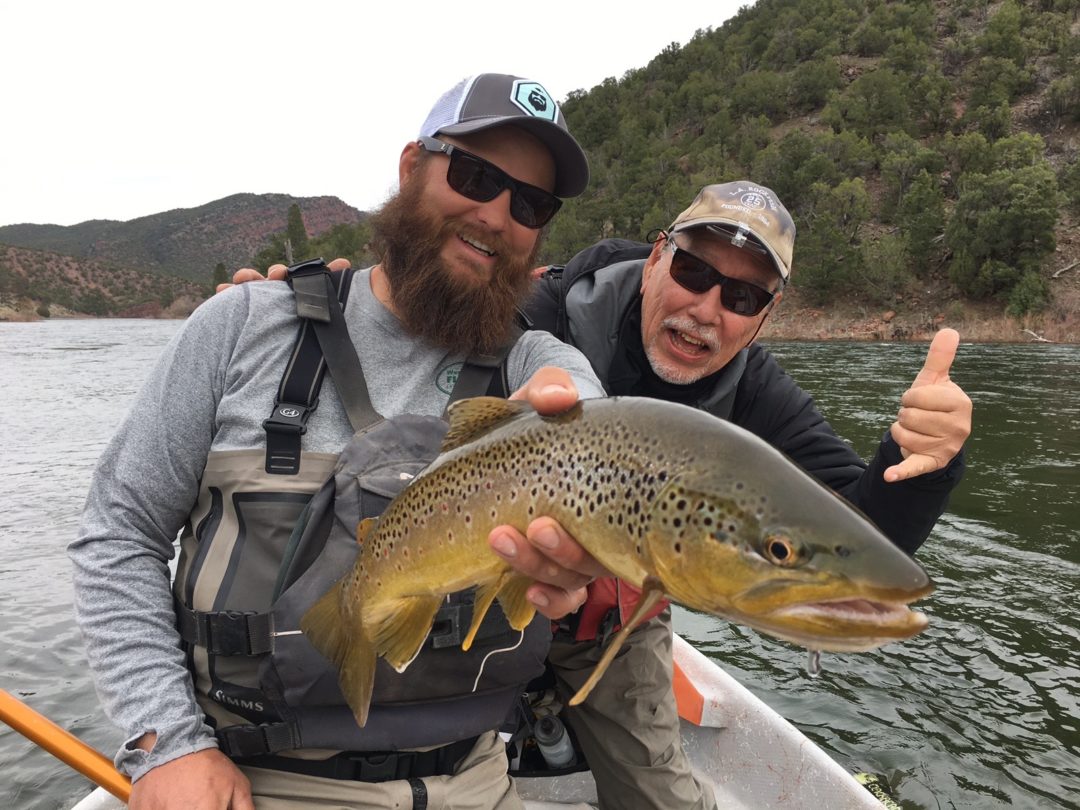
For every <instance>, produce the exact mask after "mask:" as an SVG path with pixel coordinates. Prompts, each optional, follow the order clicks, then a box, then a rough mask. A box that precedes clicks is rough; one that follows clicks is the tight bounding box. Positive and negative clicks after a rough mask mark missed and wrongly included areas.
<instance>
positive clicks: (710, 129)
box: [262, 0, 1080, 341]
mask: <svg viewBox="0 0 1080 810" xmlns="http://www.w3.org/2000/svg"><path fill="white" fill-rule="evenodd" d="M563 110H564V112H565V114H566V117H567V119H568V121H569V123H570V126H571V129H572V130H573V132H574V133H575V135H576V136H577V137H578V138H579V140H580V141H581V142H582V145H583V146H584V147H585V149H586V151H587V152H588V154H589V158H590V163H591V166H592V182H591V183H590V187H589V190H588V191H587V192H586V193H585V194H584V195H583V196H581V197H579V198H576V199H573V200H568V201H567V202H566V205H565V206H564V208H563V211H562V212H561V213H560V214H559V216H558V217H556V219H555V220H554V222H553V223H552V225H551V226H550V230H549V232H548V234H547V241H546V247H545V251H544V255H543V258H544V261H546V262H559V261H565V260H567V259H568V258H569V257H570V256H572V255H573V254H574V253H575V252H576V251H577V250H579V249H581V248H582V247H584V246H585V245H588V244H590V243H591V242H593V241H595V240H597V239H600V238H603V237H608V236H620V237H626V238H631V239H644V238H645V237H646V235H647V234H648V233H649V232H650V231H652V230H654V229H656V228H662V227H665V226H666V225H668V224H669V223H670V222H671V220H672V219H674V217H675V215H676V214H678V213H679V211H681V210H682V209H683V208H685V207H686V206H687V205H688V204H689V202H690V200H691V199H693V197H694V195H695V193H696V192H697V190H698V189H700V188H701V187H702V186H703V185H706V184H708V183H715V182H722V181H726V180H736V179H752V180H755V181H756V182H759V183H762V184H764V185H767V186H769V187H771V188H772V189H774V190H775V191H776V192H777V193H778V195H779V196H780V198H781V199H782V200H783V201H784V202H785V204H786V205H787V206H788V208H789V209H790V210H791V212H792V214H793V216H794V218H795V222H796V225H797V228H798V238H797V240H796V248H795V268H796V269H795V275H794V284H793V289H792V290H791V291H790V293H789V298H791V299H794V302H796V303H797V304H798V305H800V306H802V307H804V308H805V309H806V310H807V311H808V312H810V315H811V317H814V316H815V313H816V312H817V311H818V310H820V309H821V308H823V307H825V305H826V304H828V305H829V306H828V308H829V309H830V310H831V309H835V308H836V306H837V305H840V306H841V307H844V306H846V310H845V312H844V315H843V317H844V318H846V319H848V320H850V319H851V318H852V317H855V316H858V314H859V312H860V311H862V310H867V311H870V310H873V311H875V312H876V313H881V312H885V313H886V318H887V319H891V318H892V316H893V315H895V314H896V313H897V312H899V313H900V320H903V317H904V316H905V315H907V316H909V321H910V320H911V319H913V320H914V322H915V323H914V327H915V328H917V329H918V330H921V331H926V330H927V329H929V328H933V327H935V326H936V325H939V324H941V323H942V322H943V321H945V320H950V321H955V320H957V318H958V317H959V316H960V315H961V314H962V313H966V312H974V313H976V314H977V315H978V317H980V318H981V319H982V320H983V321H985V320H986V319H987V318H991V319H993V318H999V317H1000V318H1003V317H1004V316H1005V315H1006V314H1007V315H1009V316H1012V317H1013V318H1016V319H1019V320H1020V322H1021V323H1025V324H1028V323H1030V324H1035V323H1038V324H1040V325H1041V324H1044V323H1045V324H1048V325H1049V326H1048V328H1051V329H1052V331H1053V332H1054V333H1055V334H1056V335H1057V337H1056V338H1055V339H1058V340H1067V339H1068V340H1074V341H1076V340H1080V313H1078V310H1080V269H1078V267H1077V262H1078V261H1080V238H1078V236H1077V227H1076V226H1077V222H1078V220H1080V0H1038V2H1031V3H1023V4H1021V3H1018V2H1016V0H1005V1H1004V2H983V1H980V0H958V1H957V2H931V0H907V1H906V2H883V0H871V1H870V2H864V0H758V2H757V3H755V4H754V5H753V6H751V7H744V8H743V9H742V10H741V11H740V12H739V13H738V14H737V15H736V16H735V17H733V18H732V19H730V20H728V21H727V22H725V23H724V24H723V25H722V26H721V27H720V28H718V29H715V30H713V29H705V30H701V31H699V32H698V33H697V34H696V35H695V36H694V37H693V39H692V40H691V41H690V42H688V43H687V44H686V45H685V46H679V45H677V44H673V45H671V46H670V47H668V48H667V49H665V50H664V51H663V52H662V53H661V54H659V55H658V56H656V57H655V58H654V59H652V60H651V61H650V62H649V63H648V65H646V66H645V67H643V68H641V69H639V70H633V71H630V72H628V73H627V74H626V75H625V76H623V77H622V78H621V79H615V78H611V79H608V80H606V81H605V82H603V83H602V84H600V85H598V86H597V87H594V88H592V89H591V90H588V91H585V90H581V91H576V92H574V93H571V94H570V97H569V98H568V99H567V100H566V101H565V102H564V104H563ZM349 242H351V243H352V244H353V246H354V248H355V250H354V252H349V251H348V250H347V249H345V246H347V245H348V244H349ZM335 245H340V246H343V247H340V248H339V247H337V246H327V245H324V244H318V243H317V244H316V246H315V249H314V250H313V251H312V255H318V254H320V253H321V254H322V255H327V256H331V255H332V256H336V255H345V256H347V257H350V258H352V259H353V260H354V262H358V263H364V262H368V261H370V260H371V259H372V257H371V256H370V254H367V253H366V252H365V251H364V249H363V246H364V245H366V233H365V231H364V227H363V226H360V227H359V228H352V227H349V226H346V227H343V228H342V229H340V230H339V232H338V233H337V234H336V237H335ZM262 258H263V259H264V261H263V263H262V266H263V267H265V265H266V264H268V263H269V261H265V260H266V258H267V256H266V255H264V256H263V257H262ZM782 309H783V310H787V311H788V312H790V310H791V306H790V304H789V303H785V306H784V307H783V308H782ZM1033 316H1039V317H1037V318H1035V319H1034V320H1033ZM781 320H782V319H781ZM898 323H899V321H898ZM989 328H990V329H991V330H992V331H993V330H996V329H997V328H998V327H997V325H996V324H993V325H991V326H990V327H989ZM911 329H912V324H911V323H909V325H908V326H897V327H895V328H892V329H882V328H877V331H876V332H875V331H874V329H871V332H870V333H871V334H877V333H880V334H881V335H882V336H898V337H903V336H904V334H905V331H908V332H910V330H911ZM863 331H864V332H865V330H863ZM1014 331H1016V330H1015V329H1014ZM811 334H813V332H811Z"/></svg>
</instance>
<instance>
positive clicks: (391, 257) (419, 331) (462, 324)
mask: <svg viewBox="0 0 1080 810" xmlns="http://www.w3.org/2000/svg"><path fill="white" fill-rule="evenodd" d="M422 186H423V183H421V182H419V181H418V180H416V179H414V180H413V181H412V182H408V183H406V184H405V185H404V186H403V188H402V189H401V191H399V192H398V193H397V194H396V195H394V196H393V197H391V198H390V200H388V201H387V202H386V204H385V205H384V206H383V207H382V208H381V209H380V210H379V211H377V212H376V213H375V214H373V215H372V217H371V219H370V220H369V221H370V222H371V226H372V232H373V234H374V237H373V243H374V246H375V249H376V252H377V253H378V254H379V256H380V258H381V262H382V268H383V271H384V272H385V273H386V277H387V280H388V281H389V283H390V296H391V300H392V302H393V305H394V310H395V312H396V314H397V316H398V318H399V319H400V320H401V322H402V323H403V324H404V326H405V329H406V330H407V331H408V332H409V333H411V334H413V335H416V336H417V337H419V338H421V339H422V340H424V341H426V342H428V343H431V344H432V345H435V346H438V347H440V348H443V349H447V350H449V351H452V352H455V353H461V354H473V353H481V354H491V353H493V352H494V351H495V350H496V349H498V348H500V347H501V346H503V345H505V344H506V343H507V342H508V341H509V339H510V337H511V335H512V334H513V328H514V312H515V309H516V308H518V307H519V306H521V305H522V304H523V303H524V301H525V299H526V298H527V297H528V295H529V291H530V288H531V282H532V278H531V272H530V271H531V269H532V267H533V265H534V264H535V261H536V256H537V254H538V252H539V249H540V240H539V239H537V241H536V245H535V246H534V248H533V250H532V252H531V253H530V254H529V255H527V256H518V257H515V256H514V255H513V252H512V250H511V248H510V246H509V245H508V244H507V243H506V241H505V240H504V239H502V238H501V237H499V236H497V235H495V234H492V233H489V232H481V231H480V230H479V229H477V227H476V226H475V225H466V224H465V223H463V222H461V221H460V220H458V219H449V220H443V221H441V222H440V221H438V220H436V219H435V217H433V216H432V215H431V214H430V213H429V212H428V211H427V210H426V208H425V206H424V205H423V188H422ZM459 234H463V235H469V236H471V237H473V238H475V239H476V240H477V241H479V242H482V243H483V244H485V245H488V246H489V247H491V248H492V249H494V251H495V254H496V259H495V264H494V266H493V268H492V270H491V275H490V279H489V280H488V281H486V282H485V281H481V280H478V279H476V278H462V277H461V274H455V273H454V272H453V271H452V270H451V269H450V268H448V267H447V266H446V264H445V262H444V261H443V259H442V257H441V256H440V255H439V254H440V252H441V251H442V249H443V246H444V245H445V244H446V243H447V240H449V239H457V238H458V235H459Z"/></svg>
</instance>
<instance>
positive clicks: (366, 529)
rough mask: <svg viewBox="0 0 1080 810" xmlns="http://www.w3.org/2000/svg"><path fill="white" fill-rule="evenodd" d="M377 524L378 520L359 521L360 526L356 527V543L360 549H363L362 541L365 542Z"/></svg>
mask: <svg viewBox="0 0 1080 810" xmlns="http://www.w3.org/2000/svg"><path fill="white" fill-rule="evenodd" d="M378 524H379V519H378V518H364V519H363V520H361V521H360V525H359V526H357V527H356V542H357V543H359V544H360V547H361V548H363V547H364V541H365V540H367V536H368V535H369V534H371V532H372V531H373V530H374V528H375V527H376V526H377V525H378Z"/></svg>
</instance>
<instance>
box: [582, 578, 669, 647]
mask: <svg viewBox="0 0 1080 810" xmlns="http://www.w3.org/2000/svg"><path fill="white" fill-rule="evenodd" d="M639 601H641V589H640V588H635V587H634V586H633V585H631V584H630V583H629V582H625V581H624V580H621V579H617V578H615V577H601V578H600V579H597V580H596V581H594V582H592V583H590V584H589V586H588V595H587V596H586V597H585V604H583V605H582V606H581V609H580V610H579V611H578V614H577V622H576V626H572V630H573V633H574V640H575V641H593V640H596V641H599V642H601V643H604V642H606V641H607V639H608V637H609V636H610V635H611V634H612V633H616V632H618V631H619V630H620V629H622V626H623V624H624V623H625V622H626V620H627V619H629V618H630V617H631V616H632V615H634V608H636V607H637V603H638V602H639ZM669 604H670V602H669V601H668V600H667V599H661V600H660V602H659V603H657V605H656V606H655V607H654V608H653V609H652V610H650V611H649V612H648V613H646V614H645V618H644V619H643V620H642V621H647V620H649V619H652V618H654V617H656V616H659V615H660V614H661V613H663V612H664V610H665V609H667V606H668V605H669Z"/></svg>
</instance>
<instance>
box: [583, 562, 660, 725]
mask: <svg viewBox="0 0 1080 810" xmlns="http://www.w3.org/2000/svg"><path fill="white" fill-rule="evenodd" d="M663 598H664V587H663V585H661V584H660V580H658V579H656V578H655V577H646V579H645V582H644V583H643V584H642V586H641V599H640V600H638V603H637V608H635V610H634V614H633V615H632V616H631V617H630V619H629V620H628V621H627V622H626V624H624V625H623V626H622V629H621V630H620V631H619V632H618V633H617V634H616V635H615V638H613V639H612V640H611V641H610V642H609V643H608V646H607V649H605V650H604V654H603V656H602V657H601V658H600V661H599V662H598V663H597V664H596V668H595V669H593V671H592V674H591V675H589V679H588V680H587V681H585V683H583V684H582V685H581V688H580V689H578V690H577V694H575V695H574V696H573V697H572V698H570V700H569V705H570V706H577V705H578V704H579V703H581V702H583V701H584V700H585V698H587V697H588V696H589V693H590V692H592V690H593V687H595V686H596V684H597V683H599V682H600V676H601V675H603V674H604V673H605V672H607V668H608V667H609V666H611V662H612V661H614V660H615V655H616V654H617V653H618V652H619V650H620V649H622V645H623V643H624V642H625V641H626V637H627V636H629V635H630V633H631V631H632V630H633V629H634V628H635V627H637V626H638V625H639V624H641V622H642V621H643V620H644V618H645V616H646V615H647V614H648V613H649V611H650V610H652V609H653V608H654V607H656V605H657V604H659V602H660V600H661V599H663Z"/></svg>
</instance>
